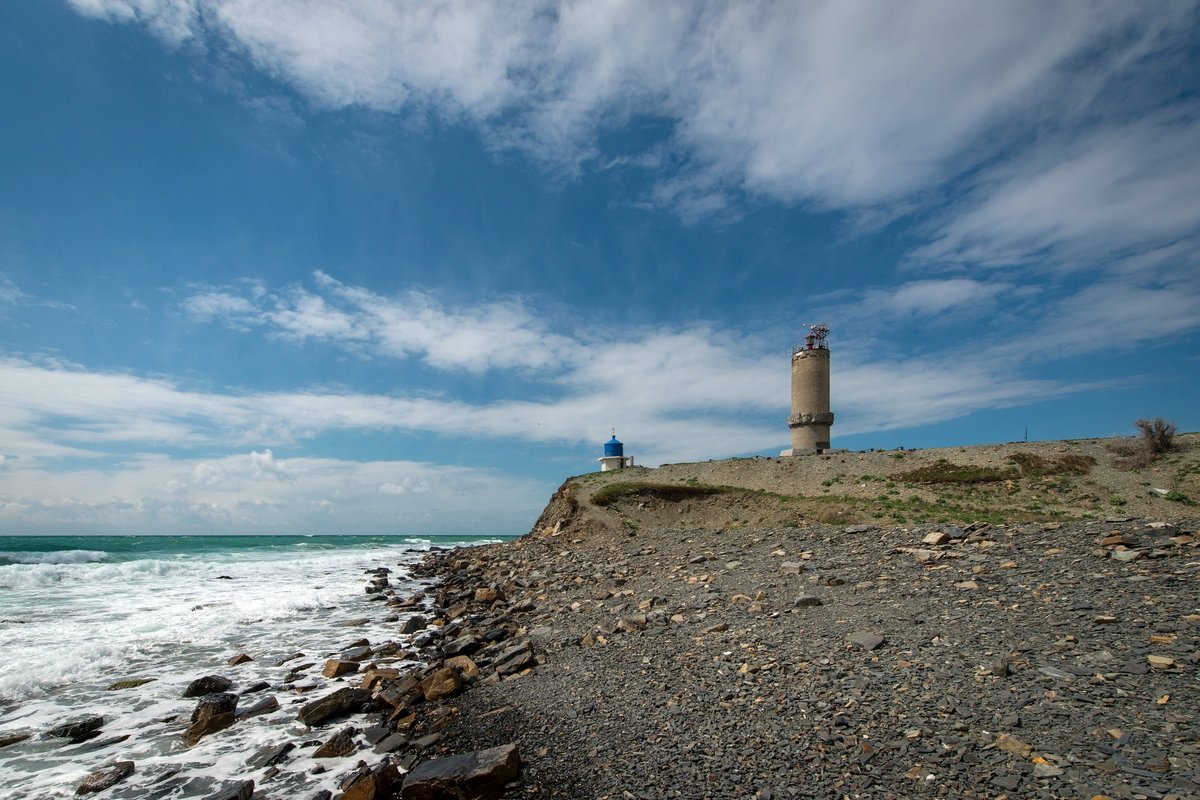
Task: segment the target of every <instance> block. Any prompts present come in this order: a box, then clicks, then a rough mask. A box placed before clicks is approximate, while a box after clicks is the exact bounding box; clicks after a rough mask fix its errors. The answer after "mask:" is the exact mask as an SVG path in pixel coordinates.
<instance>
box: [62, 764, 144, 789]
mask: <svg viewBox="0 0 1200 800" xmlns="http://www.w3.org/2000/svg"><path fill="white" fill-rule="evenodd" d="M132 774H133V762H132V761H117V762H115V763H112V764H109V765H108V766H107V767H102V768H101V769H98V770H96V771H95V772H93V773H92V774H91V775H88V776H87V777H86V778H84V779H83V783H81V784H79V788H78V789H76V790H75V794H92V793H94V792H103V791H104V790H105V789H108V788H110V787H112V786H116V785H117V784H118V783H120V782H121V781H123V780H125V779H126V778H128V777H129V776H130V775H132Z"/></svg>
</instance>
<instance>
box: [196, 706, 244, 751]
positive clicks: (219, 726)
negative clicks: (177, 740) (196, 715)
mask: <svg viewBox="0 0 1200 800" xmlns="http://www.w3.org/2000/svg"><path fill="white" fill-rule="evenodd" d="M236 721H237V717H235V716H234V715H233V712H232V711H225V712H223V713H220V714H213V715H211V716H206V717H204V718H203V719H201V720H198V721H197V722H193V723H192V724H191V725H190V726H188V729H187V730H185V731H184V732H183V743H184V744H186V745H187V746H188V747H195V746H196V745H197V744H198V743H199V742H200V740H201V739H203V738H204V737H205V736H208V735H209V734H210V733H216V732H217V731H223V730H225V729H226V728H228V727H229V726H230V725H232V724H233V723H234V722H236Z"/></svg>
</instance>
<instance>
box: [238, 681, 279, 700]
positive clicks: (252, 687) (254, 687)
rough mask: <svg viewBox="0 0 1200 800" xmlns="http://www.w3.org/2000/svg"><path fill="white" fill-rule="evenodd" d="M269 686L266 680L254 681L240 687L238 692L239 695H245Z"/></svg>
mask: <svg viewBox="0 0 1200 800" xmlns="http://www.w3.org/2000/svg"><path fill="white" fill-rule="evenodd" d="M270 688H271V684H269V683H267V682H266V681H255V682H254V683H252V684H250V685H249V686H247V687H246V688H245V689H242V690H241V691H240V692H238V694H239V695H241V696H242V697H245V696H246V695H248V694H254V693H255V692H261V691H262V690H263V689H270Z"/></svg>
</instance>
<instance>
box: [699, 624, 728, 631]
mask: <svg viewBox="0 0 1200 800" xmlns="http://www.w3.org/2000/svg"><path fill="white" fill-rule="evenodd" d="M727 630H729V623H727V622H718V623H717V624H716V625H709V626H708V627H707V628H705V629H704V632H705V633H724V632H725V631H727Z"/></svg>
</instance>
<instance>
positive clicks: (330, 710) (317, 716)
mask: <svg viewBox="0 0 1200 800" xmlns="http://www.w3.org/2000/svg"><path fill="white" fill-rule="evenodd" d="M370 699H371V695H370V694H368V693H367V692H365V691H363V690H362V689H354V688H350V687H345V688H342V689H338V690H337V691H335V692H332V693H331V694H327V695H325V696H324V697H322V698H320V699H319V700H314V701H312V702H311V703H307V704H306V705H305V706H304V707H303V708H301V709H300V714H299V719H300V721H301V722H303V723H304V724H305V725H309V726H312V725H320V724H321V723H323V722H325V721H326V720H330V719H333V718H334V717H340V716H345V715H346V714H350V713H353V712H355V711H358V710H359V709H360V708H362V705H363V703H366V702H367V701H368V700H370Z"/></svg>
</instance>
